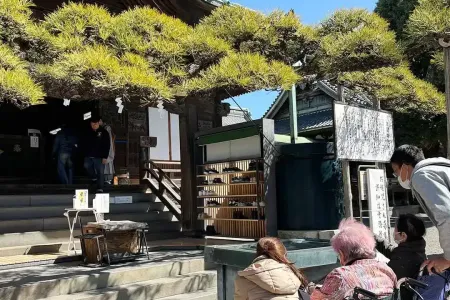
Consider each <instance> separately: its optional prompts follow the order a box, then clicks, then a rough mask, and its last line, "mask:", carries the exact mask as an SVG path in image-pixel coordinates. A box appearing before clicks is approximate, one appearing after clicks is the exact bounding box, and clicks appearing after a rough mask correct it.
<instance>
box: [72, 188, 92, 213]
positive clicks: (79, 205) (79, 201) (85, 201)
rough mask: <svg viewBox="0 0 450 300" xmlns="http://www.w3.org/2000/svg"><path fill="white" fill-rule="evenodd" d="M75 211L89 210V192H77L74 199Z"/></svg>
mask: <svg viewBox="0 0 450 300" xmlns="http://www.w3.org/2000/svg"><path fill="white" fill-rule="evenodd" d="M73 208H74V209H86V208H89V192H88V190H75V197H74V198H73Z"/></svg>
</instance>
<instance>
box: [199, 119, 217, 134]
mask: <svg viewBox="0 0 450 300" xmlns="http://www.w3.org/2000/svg"><path fill="white" fill-rule="evenodd" d="M197 126H198V131H203V130H207V129H211V128H213V122H212V121H205V120H198V121H197Z"/></svg>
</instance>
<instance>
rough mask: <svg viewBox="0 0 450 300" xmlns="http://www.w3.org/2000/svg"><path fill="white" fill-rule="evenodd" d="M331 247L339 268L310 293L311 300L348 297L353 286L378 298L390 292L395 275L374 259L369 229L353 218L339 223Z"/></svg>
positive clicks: (372, 241)
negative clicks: (337, 231) (336, 255)
mask: <svg viewBox="0 0 450 300" xmlns="http://www.w3.org/2000/svg"><path fill="white" fill-rule="evenodd" d="M331 246H332V247H333V249H334V251H336V253H337V254H338V256H339V261H340V263H341V265H342V266H341V267H339V268H336V269H334V270H333V271H332V272H331V273H330V274H328V276H327V277H326V279H325V281H324V283H323V285H322V287H320V288H319V289H316V290H314V292H313V293H312V295H311V299H312V300H322V299H327V300H341V299H344V298H346V297H349V296H351V295H352V294H353V289H354V288H355V287H359V288H362V289H365V290H368V291H370V292H372V293H374V294H376V295H377V296H378V298H379V299H381V298H385V297H387V296H389V295H391V294H392V293H393V291H394V287H395V284H396V282H397V279H396V276H395V274H394V272H393V271H392V269H391V268H389V267H388V265H387V264H386V263H383V262H379V261H377V260H376V259H375V257H376V252H375V238H374V236H373V233H372V232H371V231H370V229H369V228H367V227H366V226H365V225H363V224H361V223H359V222H357V221H355V220H353V219H347V220H343V221H342V222H341V224H340V225H339V233H338V234H337V235H335V236H334V237H333V238H332V240H331Z"/></svg>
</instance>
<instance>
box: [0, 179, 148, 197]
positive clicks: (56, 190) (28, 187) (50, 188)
mask: <svg viewBox="0 0 450 300" xmlns="http://www.w3.org/2000/svg"><path fill="white" fill-rule="evenodd" d="M132 181H133V180H132ZM89 187H91V186H90V185H89V184H87V183H84V184H73V185H62V184H26V183H20V184H17V183H10V184H8V183H6V184H5V183H1V178H0V195H36V194H38V195H39V194H42V195H45V194H71V193H73V192H74V191H75V189H88V188H89ZM91 188H92V187H91ZM145 189H146V187H145V185H139V184H131V185H120V186H105V187H104V191H105V193H113V194H115V193H119V194H123V193H125V194H129V193H142V192H143V191H145Z"/></svg>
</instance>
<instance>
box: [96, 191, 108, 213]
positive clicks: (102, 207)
mask: <svg viewBox="0 0 450 300" xmlns="http://www.w3.org/2000/svg"><path fill="white" fill-rule="evenodd" d="M93 207H94V208H95V210H96V211H97V213H99V214H109V194H95V198H94V200H93Z"/></svg>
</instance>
